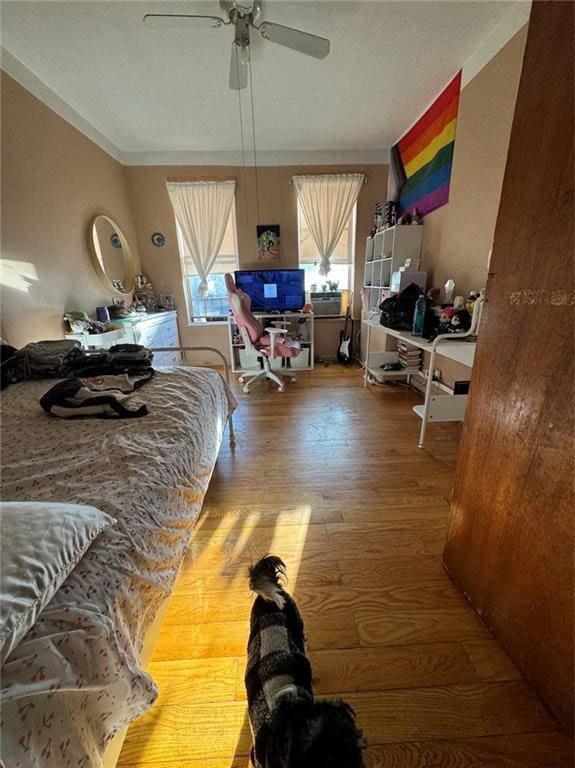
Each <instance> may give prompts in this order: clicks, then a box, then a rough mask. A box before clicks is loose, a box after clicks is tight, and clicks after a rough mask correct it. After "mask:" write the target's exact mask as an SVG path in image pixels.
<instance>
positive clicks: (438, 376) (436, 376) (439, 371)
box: [433, 368, 441, 381]
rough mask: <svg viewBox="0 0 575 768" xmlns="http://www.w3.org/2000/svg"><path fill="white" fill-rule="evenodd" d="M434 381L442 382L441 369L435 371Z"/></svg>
mask: <svg viewBox="0 0 575 768" xmlns="http://www.w3.org/2000/svg"><path fill="white" fill-rule="evenodd" d="M433 379H434V380H435V381H441V370H440V369H439V368H434V369H433Z"/></svg>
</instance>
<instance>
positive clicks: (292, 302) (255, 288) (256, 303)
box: [235, 269, 305, 312]
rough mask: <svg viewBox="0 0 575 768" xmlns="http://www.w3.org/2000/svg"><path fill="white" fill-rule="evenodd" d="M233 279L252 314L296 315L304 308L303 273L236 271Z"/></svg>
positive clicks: (261, 270) (272, 270)
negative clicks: (286, 313) (249, 300)
mask: <svg viewBox="0 0 575 768" xmlns="http://www.w3.org/2000/svg"><path fill="white" fill-rule="evenodd" d="M235 279H236V286H237V287H238V288H241V290H242V291H244V293H247V295H248V296H249V297H250V298H251V300H252V311H253V312H299V310H301V309H302V308H303V306H304V304H305V272H304V270H303V269H240V270H237V271H236V272H235Z"/></svg>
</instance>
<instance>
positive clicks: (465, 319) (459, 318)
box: [447, 309, 471, 333]
mask: <svg viewBox="0 0 575 768" xmlns="http://www.w3.org/2000/svg"><path fill="white" fill-rule="evenodd" d="M470 328H471V315H470V314H469V312H468V311H467V310H466V309H458V310H457V311H456V312H455V314H454V315H453V316H452V317H451V320H450V322H449V328H448V330H447V333H465V331H468V330H469V329H470Z"/></svg>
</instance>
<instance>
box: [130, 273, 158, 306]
mask: <svg viewBox="0 0 575 768" xmlns="http://www.w3.org/2000/svg"><path fill="white" fill-rule="evenodd" d="M134 304H135V305H136V307H143V308H144V309H143V311H145V312H153V311H154V310H156V309H157V307H158V302H157V300H156V294H155V291H154V286H153V285H152V283H151V281H150V280H148V278H147V277H146V276H145V275H136V287H135V291H134Z"/></svg>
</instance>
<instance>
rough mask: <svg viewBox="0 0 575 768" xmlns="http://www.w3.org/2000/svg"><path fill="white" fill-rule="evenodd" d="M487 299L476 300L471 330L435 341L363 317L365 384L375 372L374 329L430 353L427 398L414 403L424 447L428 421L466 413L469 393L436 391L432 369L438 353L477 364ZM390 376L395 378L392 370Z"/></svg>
mask: <svg viewBox="0 0 575 768" xmlns="http://www.w3.org/2000/svg"><path fill="white" fill-rule="evenodd" d="M483 301H484V300H483V297H481V298H480V299H478V300H477V302H476V303H475V307H474V311H473V318H472V321H471V328H470V329H469V331H467V332H466V333H465V334H463V333H462V334H457V335H456V334H443V335H440V336H436V338H435V339H434V340H433V341H427V339H423V338H421V337H420V336H412V335H411V334H410V333H408V332H406V331H396V330H394V329H393V328H387V327H385V326H383V325H381V324H380V322H379V320H378V319H377V320H376V319H370V320H364V321H363V325H364V327H365V328H366V329H367V337H366V342H365V362H364V369H365V370H364V376H363V385H364V387H367V382H368V379H369V377H370V375H373V374H370V365H369V356H370V346H371V334H372V331H373V330H374V329H378V331H377V332H383V333H385V334H387V335H388V336H393V337H394V338H396V339H401V340H402V341H404V342H405V343H406V344H410V345H411V346H412V347H417V349H422V350H424V351H426V352H429V354H430V360H429V371H428V376H427V383H426V387H425V401H424V404H423V405H415V406H413V412H414V413H415V414H416V415H417V416H419V418H420V419H421V431H420V433H419V447H420V448H423V447H424V442H425V431H426V428H427V423H428V421H436V422H437V421H463V417H464V416H465V406H466V405H467V395H432V394H431V388H432V386H433V375H432V374H431V375H429V373H430V372H432V371H433V370H434V362H435V356H436V355H441V356H442V357H446V358H448V359H449V360H453V361H454V362H456V363H460V364H461V365H465V366H466V367H468V368H471V367H473V360H474V357H475V346H476V343H475V334H476V332H477V328H478V325H479V319H480V317H481V309H482V306H483ZM466 338H468V340H465V339H466ZM412 373H413V372H412ZM412 373H408V372H405V373H402V372H401V371H399V372H398V375H397V376H396V378H402V377H405V378H407V381H408V382H409V379H410V377H411V375H412ZM390 378H393V376H392V375H391V374H390Z"/></svg>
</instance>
